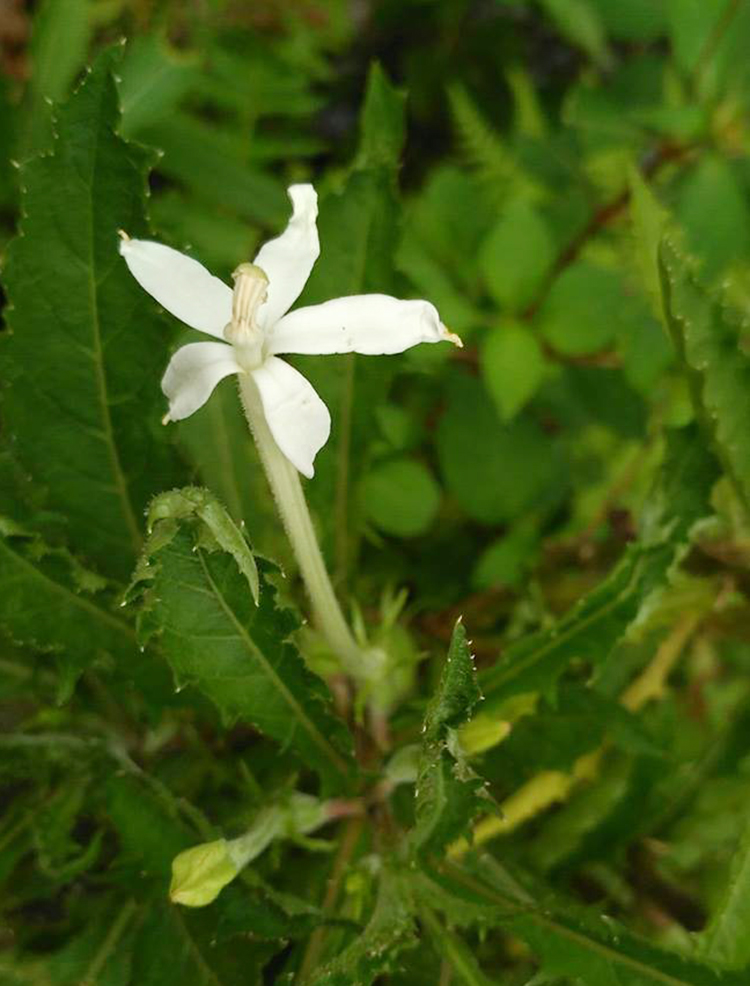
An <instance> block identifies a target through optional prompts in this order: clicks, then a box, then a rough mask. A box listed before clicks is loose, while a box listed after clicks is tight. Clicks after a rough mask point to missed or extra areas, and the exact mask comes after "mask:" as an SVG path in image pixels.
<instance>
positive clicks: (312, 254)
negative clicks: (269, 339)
mask: <svg viewBox="0 0 750 986" xmlns="http://www.w3.org/2000/svg"><path fill="white" fill-rule="evenodd" d="M288 194H289V198H290V199H291V200H292V218H291V219H290V220H289V225H288V226H287V228H286V229H285V230H284V232H283V233H282V234H281V236H277V237H276V239H275V240H269V242H268V243H266V244H264V245H263V246H262V247H261V248H260V251H259V253H258V255H257V257H256V258H255V260H254V261H253V263H254V264H257V265H258V267H260V268H262V269H263V270H264V271H265V273H266V275H267V276H268V298H267V300H266V303H265V304H264V305H263V306H262V307H261V308H260V309H259V311H258V316H257V317H258V324H259V325H260V326H261V328H264V329H265V328H268V327H269V326H271V325H273V324H274V322H276V321H278V319H280V318H281V316H282V315H283V314H284V312H287V311H289V309H290V308H291V306H292V305H293V304H294V302H295V301H296V300H297V298H299V295H300V292H301V291H302V288H303V287H304V286H305V284H306V282H307V279H308V277H309V276H310V271H311V270H312V269H313V265H314V263H315V261H316V260H317V259H318V254H319V253H320V243H319V242H318V227H317V226H316V224H315V221H316V219H317V218H318V195H317V193H316V191H315V189H314V188H313V187H312V185H291V186H290V188H289V189H288Z"/></svg>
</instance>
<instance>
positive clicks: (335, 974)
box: [310, 861, 417, 986]
mask: <svg viewBox="0 0 750 986" xmlns="http://www.w3.org/2000/svg"><path fill="white" fill-rule="evenodd" d="M416 944H417V940H416V936H415V928H414V917H413V905H412V902H411V894H410V888H409V883H408V881H407V879H406V878H405V875H404V874H403V873H401V872H400V871H399V870H397V869H395V868H393V867H392V866H391V864H390V863H389V862H387V861H386V862H385V865H384V869H383V872H382V874H381V877H380V883H379V885H378V895H377V899H376V902H375V908H374V910H373V912H372V916H371V918H370V920H369V922H368V923H367V926H366V927H365V929H364V931H363V932H362V934H361V935H360V936H359V937H358V938H356V939H355V940H354V941H353V942H352V943H351V945H349V946H347V947H346V948H345V949H344V951H343V952H341V953H340V954H339V955H337V956H336V958H335V959H333V960H332V961H331V962H329V963H328V964H327V965H326V966H324V967H323V968H322V969H321V970H320V971H319V972H318V974H317V975H314V976H313V977H312V979H311V981H310V986H354V984H356V986H370V983H372V982H373V981H374V980H375V979H376V978H377V977H378V976H380V975H383V974H384V973H387V972H388V971H390V970H392V969H393V968H394V965H396V963H397V962H398V956H399V953H400V952H402V951H403V950H404V949H405V948H411V947H413V946H414V945H416Z"/></svg>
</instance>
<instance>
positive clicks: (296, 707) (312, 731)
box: [196, 550, 347, 774]
mask: <svg viewBox="0 0 750 986" xmlns="http://www.w3.org/2000/svg"><path fill="white" fill-rule="evenodd" d="M196 554H197V555H198V558H199V560H200V564H201V568H202V569H203V574H204V576H205V578H206V581H207V582H208V584H209V585H210V586H211V590H212V592H213V595H214V598H215V599H216V601H217V602H218V603H219V605H220V606H221V608H222V610H223V611H224V613H225V614H226V615H227V617H228V619H229V621H230V622H231V623H232V625H233V626H234V627H235V630H236V633H237V636H238V637H239V638H240V640H242V642H243V643H244V644H245V646H246V648H247V650H248V651H250V653H252V654H253V655H254V657H255V658H256V660H257V661H258V664H259V665H260V666H261V667H262V668H263V671H264V672H265V674H266V676H267V677H268V678H270V679H271V681H272V682H273V683H274V685H275V687H276V688H277V690H278V691H279V693H280V694H281V695H282V696H283V698H284V700H285V701H286V703H287V705H289V707H290V708H291V709H292V711H293V712H294V714H295V715H296V717H297V719H298V721H299V722H300V724H301V725H302V726H303V727H304V729H305V731H306V732H307V734H308V735H309V736H310V738H311V739H312V740H313V742H314V743H315V745H316V746H317V747H318V748H319V749H320V750H322V751H323V753H325V755H326V756H327V757H328V759H329V760H330V761H331V762H332V763H333V764H335V766H336V769H337V770H338V771H339V772H340V773H343V774H346V772H347V765H346V763H345V762H344V761H343V760H342V759H341V757H339V755H338V754H337V753H336V751H335V750H334V749H333V747H332V746H331V745H330V743H328V742H327V740H326V738H325V736H323V735H321V733H320V732H319V731H318V730H317V729H316V728H315V724H314V723H313V722H312V721H311V720H310V719H309V718H308V717H307V715H305V711H304V709H303V708H302V706H301V705H300V704H299V702H298V701H297V699H296V698H295V697H294V695H292V693H291V692H290V691H289V689H288V688H287V687H286V685H285V684H284V682H283V681H282V680H281V678H279V676H278V675H277V674H276V672H275V670H274V669H273V667H272V666H271V665H270V664H269V662H268V661H267V660H266V657H265V655H264V654H263V652H262V651H261V650H260V649H259V648H258V647H257V646H256V644H255V641H254V640H253V639H252V637H251V636H250V635H249V634H248V632H247V631H246V630H245V628H244V627H243V626H242V624H241V623H240V622H239V620H238V619H237V617H236V616H235V614H234V611H233V610H232V608H231V606H230V605H229V604H228V603H227V601H226V600H225V599H224V596H223V594H222V592H221V590H220V589H219V587H218V586H217V584H216V582H215V581H214V580H213V578H212V576H211V573H210V572H209V570H208V566H207V565H206V561H205V558H204V555H203V552H202V551H200V550H198V551H197V552H196Z"/></svg>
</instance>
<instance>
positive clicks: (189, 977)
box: [131, 903, 279, 986]
mask: <svg viewBox="0 0 750 986" xmlns="http://www.w3.org/2000/svg"><path fill="white" fill-rule="evenodd" d="M219 921H220V914H219V912H218V910H217V909H212V908H206V909H204V910H201V911H197V912H196V911H193V912H186V911H185V909H184V908H180V907H174V906H172V905H169V904H167V903H154V904H152V905H151V906H150V907H148V909H147V910H146V914H145V916H144V918H143V920H142V921H141V923H140V926H139V934H138V938H137V940H136V941H135V943H134V947H133V950H132V966H133V972H132V979H131V982H132V983H133V984H135V983H138V984H139V986H162V984H165V983H177V982H185V983H190V986H247V984H248V983H259V982H262V978H263V971H262V970H263V966H264V965H265V964H266V963H267V962H268V961H269V959H270V958H271V956H272V955H273V954H274V952H276V951H278V949H279V945H278V944H276V943H268V942H264V941H255V940H253V938H252V936H251V935H244V936H241V937H240V936H237V937H236V938H235V939H233V941H232V943H231V946H229V945H228V943H227V942H222V943H221V944H219V941H218V934H217V933H218V928H219Z"/></svg>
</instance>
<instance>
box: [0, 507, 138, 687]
mask: <svg viewBox="0 0 750 986" xmlns="http://www.w3.org/2000/svg"><path fill="white" fill-rule="evenodd" d="M0 561H1V562H2V563H1V564H0V598H1V599H2V603H1V604H0V626H2V628H3V629H4V630H5V632H6V633H8V634H10V636H11V637H12V638H13V639H14V640H16V641H18V642H20V643H23V644H26V645H27V646H29V647H33V648H35V649H37V650H41V651H46V652H50V653H52V654H54V656H55V660H56V662H57V665H58V668H59V671H60V690H59V698H60V700H63V701H64V700H67V698H69V696H70V694H71V692H72V690H73V686H74V684H75V682H76V680H77V678H78V677H79V675H80V674H81V673H82V672H83V671H84V670H85V669H86V668H87V667H88V666H89V665H91V664H93V663H94V662H95V661H96V660H97V659H99V658H105V657H107V656H110V657H114V658H115V660H117V661H118V662H121V663H122V664H123V665H125V666H126V665H127V664H128V663H129V662H130V661H132V659H133V657H134V656H135V655H136V654H137V647H136V639H135V631H134V629H133V627H132V625H131V624H130V623H128V622H127V621H126V620H124V619H123V618H122V612H121V611H118V612H113V609H112V604H113V598H112V593H111V592H110V593H107V592H106V583H105V582H104V581H103V580H102V579H101V578H100V577H99V576H97V575H94V574H93V573H92V572H89V571H87V570H86V569H85V568H83V566H82V565H81V564H80V563H79V562H78V561H77V560H76V559H75V558H73V557H72V555H70V554H69V553H68V552H67V551H65V550H64V549H62V548H52V547H50V546H48V545H46V544H45V543H44V542H43V541H42V540H41V538H39V537H37V536H36V535H34V534H30V533H28V532H27V531H25V530H24V529H23V528H20V527H18V526H17V525H15V524H13V523H12V522H10V521H8V520H7V519H5V518H0Z"/></svg>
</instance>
